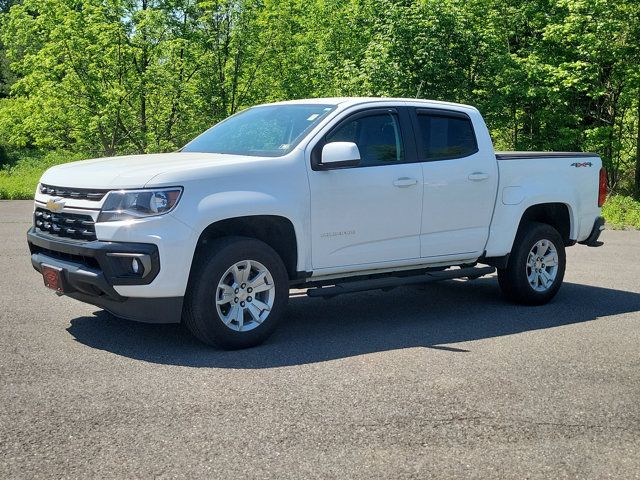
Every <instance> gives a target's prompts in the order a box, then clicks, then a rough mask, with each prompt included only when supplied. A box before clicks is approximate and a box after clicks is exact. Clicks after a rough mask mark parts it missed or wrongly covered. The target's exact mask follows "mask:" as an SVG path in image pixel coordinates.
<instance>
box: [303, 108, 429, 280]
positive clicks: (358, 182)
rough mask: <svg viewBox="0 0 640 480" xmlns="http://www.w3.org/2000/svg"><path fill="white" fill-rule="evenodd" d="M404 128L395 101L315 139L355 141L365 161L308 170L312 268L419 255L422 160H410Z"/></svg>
mask: <svg viewBox="0 0 640 480" xmlns="http://www.w3.org/2000/svg"><path fill="white" fill-rule="evenodd" d="M408 121H409V120H408V116H407V117H406V122H407V123H408ZM405 128H406V127H405V119H404V117H403V120H402V121H400V116H399V113H398V111H397V110H396V109H388V108H387V109H380V108H377V109H375V110H368V111H364V112H358V113H356V114H353V115H351V116H349V117H347V118H346V119H345V120H342V121H341V122H340V123H339V124H338V125H336V127H335V128H333V129H332V130H331V131H329V133H328V134H327V135H326V136H325V137H324V138H323V139H322V141H321V142H320V143H319V145H317V146H316V148H318V147H319V148H320V149H321V147H322V146H323V145H324V144H326V143H330V142H353V143H355V144H356V145H357V146H358V149H359V151H360V157H361V161H360V164H359V165H358V166H357V167H353V168H340V169H334V170H319V171H316V170H310V171H309V182H310V187H311V232H312V263H313V269H314V271H317V270H318V269H331V268H335V267H340V270H348V269H349V268H350V267H352V266H353V267H357V266H361V265H370V264H380V266H381V267H384V264H385V262H387V263H388V262H397V261H401V260H407V259H412V258H419V257H420V219H421V215H422V194H423V190H422V167H421V165H420V163H405V162H406V156H407V147H406V145H407V142H406V139H407V136H406V135H407V133H406V131H405V130H404V129H405ZM314 151H315V148H314Z"/></svg>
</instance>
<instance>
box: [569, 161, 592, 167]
mask: <svg viewBox="0 0 640 480" xmlns="http://www.w3.org/2000/svg"><path fill="white" fill-rule="evenodd" d="M571 166H572V167H576V168H580V167H593V163H591V162H573V163H572V164H571Z"/></svg>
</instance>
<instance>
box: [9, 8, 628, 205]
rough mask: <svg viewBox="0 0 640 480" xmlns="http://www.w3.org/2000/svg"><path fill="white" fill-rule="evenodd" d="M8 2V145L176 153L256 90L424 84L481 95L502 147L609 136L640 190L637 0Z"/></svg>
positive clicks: (381, 90)
mask: <svg viewBox="0 0 640 480" xmlns="http://www.w3.org/2000/svg"><path fill="white" fill-rule="evenodd" d="M0 12H5V13H4V14H2V19H1V28H2V31H1V34H0V43H1V47H0V97H4V98H0V145H4V146H5V148H6V149H9V150H11V149H12V148H17V147H22V148H38V149H50V150H56V149H66V150H69V151H74V152H83V153H84V154H86V155H111V154H117V153H125V152H127V153H128V152H153V151H166V150H171V149H175V148H176V147H179V146H181V145H182V144H184V143H185V141H186V140H188V139H189V138H191V137H193V136H194V135H195V134H197V133H199V132H200V131H202V130H204V129H205V128H206V127H208V126H210V125H211V124H213V123H214V122H216V121H218V120H220V119H221V118H224V117H225V116H227V115H229V114H231V113H233V112H235V111H237V110H238V109H242V108H245V107H247V106H249V105H252V104H255V103H260V102H266V101H273V100H279V99H290V98H301V97H321V96H338V95H376V96H379V95H389V96H407V97H416V96H417V97H421V98H432V99H439V100H449V101H458V102H464V103H470V104H473V105H475V106H477V107H478V108H479V109H480V110H481V111H482V112H483V113H484V114H485V116H486V119H487V122H488V124H489V127H490V129H491V132H492V135H493V136H494V140H495V141H496V144H497V146H498V148H501V149H522V150H529V149H535V150H590V151H596V152H598V153H600V154H601V155H602V156H603V159H604V160H605V162H606V164H607V166H608V168H609V175H610V176H609V181H610V184H611V186H612V187H614V188H615V189H616V190H617V191H620V192H624V193H629V194H634V195H636V196H638V197H640V166H639V165H640V162H639V161H638V158H639V157H640V147H639V146H638V139H639V138H640V133H639V129H638V126H639V123H640V122H639V117H640V67H639V65H640V2H638V0H414V1H410V0H404V1H403V0H22V1H20V0H0ZM0 161H1V159H0ZM636 169H637V171H636ZM636 177H638V178H637V179H636ZM634 183H635V186H634Z"/></svg>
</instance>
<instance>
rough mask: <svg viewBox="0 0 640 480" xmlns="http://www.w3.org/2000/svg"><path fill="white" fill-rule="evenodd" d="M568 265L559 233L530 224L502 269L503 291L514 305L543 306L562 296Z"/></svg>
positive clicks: (500, 278)
mask: <svg viewBox="0 0 640 480" xmlns="http://www.w3.org/2000/svg"><path fill="white" fill-rule="evenodd" d="M566 262H567V258H566V254H565V251H564V242H563V240H562V236H561V235H560V234H559V233H558V231H557V230H556V229H555V228H553V227H552V226H550V225H547V224H545V223H538V222H530V223H527V224H525V225H523V226H522V227H521V228H520V230H519V231H518V234H517V235H516V239H515V241H514V245H513V249H512V251H511V254H510V255H509V262H508V264H507V268H505V269H499V270H498V283H499V284H500V289H501V290H502V292H503V293H504V295H505V296H506V297H507V298H508V299H510V300H512V301H514V302H517V303H522V304H525V305H543V304H545V303H547V302H549V301H550V300H551V299H552V298H553V297H555V295H556V294H557V293H558V290H559V289H560V286H561V285H562V280H563V278H564V271H565V267H566Z"/></svg>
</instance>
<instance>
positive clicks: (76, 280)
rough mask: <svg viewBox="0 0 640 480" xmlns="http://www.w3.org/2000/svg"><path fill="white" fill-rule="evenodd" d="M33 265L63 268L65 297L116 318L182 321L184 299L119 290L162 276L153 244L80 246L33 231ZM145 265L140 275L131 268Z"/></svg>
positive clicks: (29, 238) (29, 235)
mask: <svg viewBox="0 0 640 480" xmlns="http://www.w3.org/2000/svg"><path fill="white" fill-rule="evenodd" d="M27 241H28V244H29V250H30V251H31V263H32V265H33V267H34V268H35V269H36V270H37V271H38V272H41V271H42V264H46V265H50V266H53V267H58V268H61V269H62V281H63V285H64V294H65V295H68V296H70V297H72V298H75V299H77V300H80V301H83V302H86V303H90V304H93V305H96V306H99V307H101V308H104V309H106V310H108V311H110V312H111V313H113V314H114V315H116V316H119V317H123V318H127V319H130V320H137V321H142V322H153V323H174V322H179V321H180V316H181V312H182V297H158V298H131V297H125V296H123V295H121V294H119V293H118V292H117V291H116V288H114V287H116V286H118V285H149V284H150V283H151V282H152V281H153V280H154V279H155V278H156V276H157V275H158V273H159V272H160V256H159V254H158V247H157V246H156V245H154V244H149V243H133V242H102V241H91V242H79V241H69V240H63V239H58V238H52V237H51V236H48V235H43V234H40V233H37V232H36V231H35V229H34V228H31V229H30V230H29V231H28V232H27ZM134 260H136V261H139V272H138V273H137V274H136V273H134V272H133V271H132V270H131V269H130V268H129V266H130V265H131V262H132V261H134Z"/></svg>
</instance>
